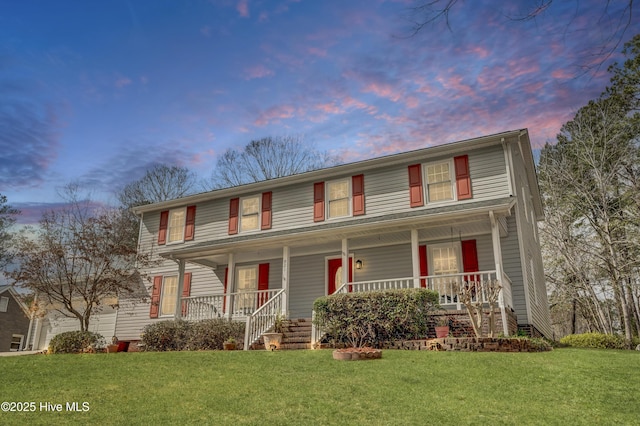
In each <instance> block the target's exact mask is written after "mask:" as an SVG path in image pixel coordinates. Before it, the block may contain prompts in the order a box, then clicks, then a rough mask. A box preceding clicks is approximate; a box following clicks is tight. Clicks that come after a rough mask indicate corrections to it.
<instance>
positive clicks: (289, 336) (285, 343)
mask: <svg viewBox="0 0 640 426" xmlns="http://www.w3.org/2000/svg"><path fill="white" fill-rule="evenodd" d="M284 329H285V332H284V336H282V344H281V345H280V349H279V350H292V349H311V318H298V319H289V320H286V321H285V324H284ZM251 349H252V350H256V349H265V347H264V340H263V339H262V337H260V339H258V341H257V342H256V343H254V344H253V345H251Z"/></svg>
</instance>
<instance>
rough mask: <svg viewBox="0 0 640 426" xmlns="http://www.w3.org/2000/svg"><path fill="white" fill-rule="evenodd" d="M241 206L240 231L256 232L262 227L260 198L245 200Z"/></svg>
mask: <svg viewBox="0 0 640 426" xmlns="http://www.w3.org/2000/svg"><path fill="white" fill-rule="evenodd" d="M240 205H241V209H240V210H241V216H240V231H242V232H245V231H255V230H256V229H258V227H259V225H260V197H258V196H255V197H249V198H243V199H242V200H241V202H240Z"/></svg>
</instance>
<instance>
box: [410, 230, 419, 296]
mask: <svg viewBox="0 0 640 426" xmlns="http://www.w3.org/2000/svg"><path fill="white" fill-rule="evenodd" d="M411 266H412V276H413V287H415V288H419V287H420V278H419V277H420V249H419V247H418V230H417V229H412V230H411Z"/></svg>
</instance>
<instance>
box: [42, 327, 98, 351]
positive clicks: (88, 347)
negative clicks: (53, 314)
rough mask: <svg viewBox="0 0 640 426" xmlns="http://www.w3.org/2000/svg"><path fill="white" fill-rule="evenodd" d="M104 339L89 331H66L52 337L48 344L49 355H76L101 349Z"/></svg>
mask: <svg viewBox="0 0 640 426" xmlns="http://www.w3.org/2000/svg"><path fill="white" fill-rule="evenodd" d="M104 345H105V341H104V337H102V335H100V334H98V333H92V332H90V331H66V332H64V333H60V334H57V335H55V336H53V339H51V341H50V342H49V353H52V354H76V353H82V352H89V351H92V350H95V349H100V348H103V347H104Z"/></svg>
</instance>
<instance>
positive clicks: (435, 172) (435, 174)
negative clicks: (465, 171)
mask: <svg viewBox="0 0 640 426" xmlns="http://www.w3.org/2000/svg"><path fill="white" fill-rule="evenodd" d="M451 169H452V167H451V162H449V161H447V162H443V163H435V164H428V165H427V167H426V171H427V172H426V175H427V201H428V202H430V203H435V202H438V201H449V200H453V199H454V192H453V177H452V173H451V172H452V170H451Z"/></svg>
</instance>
